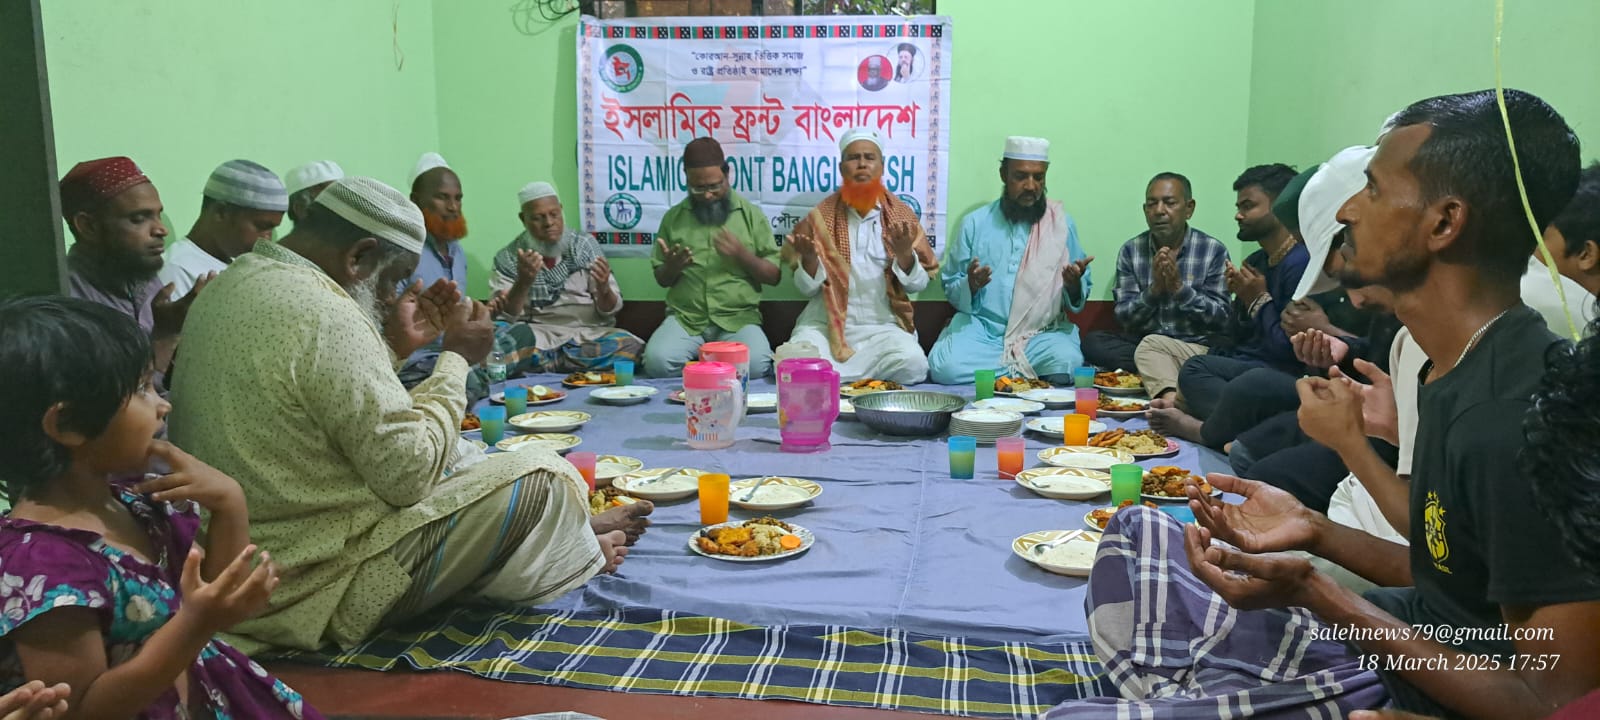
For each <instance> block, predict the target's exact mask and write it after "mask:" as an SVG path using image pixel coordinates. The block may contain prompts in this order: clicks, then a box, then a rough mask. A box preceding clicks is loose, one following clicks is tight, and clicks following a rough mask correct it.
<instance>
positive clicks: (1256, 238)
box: [1237, 221, 1272, 244]
mask: <svg viewBox="0 0 1600 720" xmlns="http://www.w3.org/2000/svg"><path fill="white" fill-rule="evenodd" d="M1271 236H1272V226H1271V225H1270V224H1268V223H1266V222H1262V221H1256V222H1252V223H1246V224H1244V225H1240V226H1239V233H1238V235H1237V237H1238V238H1239V242H1247V243H1257V244H1259V243H1260V242H1261V241H1262V240H1265V239H1267V238H1268V237H1271Z"/></svg>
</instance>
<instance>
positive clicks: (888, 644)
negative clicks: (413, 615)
mask: <svg viewBox="0 0 1600 720" xmlns="http://www.w3.org/2000/svg"><path fill="white" fill-rule="evenodd" d="M283 659H287V660H293V661H297V662H307V663H317V664H323V665H328V666H333V667H355V668H364V669H369V670H391V669H394V668H395V667H397V666H400V665H401V663H404V664H405V665H407V666H409V667H411V668H413V669H416V670H457V671H460V672H467V673H471V674H473V675H477V676H479V677H484V678H490V679H493V680H505V681H508V682H520V683H539V684H546V685H564V686H569V687H579V688H587V689H594V690H617V691H623V692H639V693H656V694H665V695H698V696H711V697H736V698H743V699H749V700H795V701H800V702H810V703H820V704H825V705H843V706H850V707H871V708H881V709H886V710H912V711H920V712H931V713H944V714H949V715H963V716H970V717H987V718H1033V717H1036V716H1038V714H1039V713H1041V712H1043V711H1045V710H1047V709H1049V708H1050V707H1051V706H1053V705H1055V704H1057V703H1060V702H1062V701H1065V700H1071V699H1076V698H1083V697H1094V696H1101V695H1107V694H1111V693H1113V692H1114V690H1113V688H1112V686H1111V685H1110V684H1109V683H1107V682H1105V679H1104V676H1103V672H1102V669H1101V667H1100V663H1099V661H1098V660H1096V659H1095V655H1094V649H1093V648H1092V647H1090V646H1089V644H1088V643H1087V642H1081V643H1040V644H1033V643H1007V642H986V641H983V640H976V639H972V638H957V637H942V636H936V635H921V634H917V633H909V632H904V631H900V630H872V629H862V628H850V627H843V626H827V625H792V626H786V627H758V626H754V625H745V624H741V623H736V622H732V621H728V620H720V619H717V618H709V617H699V616H689V615H679V614H676V613H673V612H671V611H666V610H648V609H642V608H629V609H625V610H612V611H603V612H595V611H588V612H544V611H538V610H525V611H496V610H492V609H487V608H460V609H456V610H454V611H451V612H450V613H449V614H447V615H445V616H443V617H442V618H437V619H435V620H433V621H431V622H427V623H413V624H411V625H409V626H406V627H400V628H396V629H393V630H389V631H386V632H383V633H381V634H379V635H378V636H377V637H376V638H374V639H372V640H370V641H368V642H366V643H364V644H362V645H360V646H358V647H355V648H353V649H351V650H350V651H349V652H343V653H326V654H318V653H294V654H291V655H287V656H283Z"/></svg>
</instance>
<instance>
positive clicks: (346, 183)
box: [316, 176, 427, 254]
mask: <svg viewBox="0 0 1600 720" xmlns="http://www.w3.org/2000/svg"><path fill="white" fill-rule="evenodd" d="M316 204H318V205H321V206H323V207H325V208H328V209H329V210H332V211H333V212H334V214H336V215H338V216H339V217H342V218H344V219H346V220H349V221H350V222H351V223H353V224H354V225H355V226H356V227H359V228H361V229H362V230H366V231H367V232H370V233H372V236H373V237H379V238H383V239H385V240H388V241H389V242H392V243H394V244H396V245H399V246H400V247H402V248H405V249H406V250H410V251H411V252H414V253H418V254H421V253H422V238H423V236H424V235H426V234H427V229H426V227H425V226H424V225H423V223H422V211H421V210H418V209H417V206H416V205H413V204H412V203H411V200H409V199H408V198H406V196H404V195H401V194H400V191H399V190H396V189H394V188H392V187H389V186H388V185H385V184H383V183H381V182H379V181H377V180H374V179H372V178H369V177H359V176H357V177H349V178H344V179H342V180H339V181H337V182H335V183H334V184H332V185H329V186H328V189H326V190H323V191H322V194H321V195H318V196H317V202H316Z"/></svg>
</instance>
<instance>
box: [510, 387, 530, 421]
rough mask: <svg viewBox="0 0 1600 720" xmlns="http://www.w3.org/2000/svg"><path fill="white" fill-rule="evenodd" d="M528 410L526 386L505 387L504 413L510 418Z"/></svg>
mask: <svg viewBox="0 0 1600 720" xmlns="http://www.w3.org/2000/svg"><path fill="white" fill-rule="evenodd" d="M527 410H528V386H527V385H515V386H512V385H508V386H506V412H507V413H509V414H510V415H511V417H516V416H518V415H521V414H522V413H524V412H527Z"/></svg>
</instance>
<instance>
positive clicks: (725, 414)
mask: <svg viewBox="0 0 1600 720" xmlns="http://www.w3.org/2000/svg"><path fill="white" fill-rule="evenodd" d="M683 404H684V422H685V423H686V430H687V433H688V435H687V438H688V441H689V447H691V448H694V449H696V450H715V449H717V448H725V447H728V446H729V445H732V444H733V441H734V431H735V430H736V429H737V428H738V427H739V422H740V421H741V420H743V419H744V387H743V386H742V384H741V383H740V382H739V373H738V371H737V370H736V369H735V368H734V367H733V366H732V365H730V364H728V363H725V362H698V363H694V364H692V365H687V366H685V367H684V368H683Z"/></svg>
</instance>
